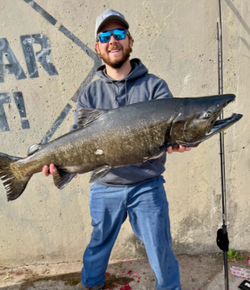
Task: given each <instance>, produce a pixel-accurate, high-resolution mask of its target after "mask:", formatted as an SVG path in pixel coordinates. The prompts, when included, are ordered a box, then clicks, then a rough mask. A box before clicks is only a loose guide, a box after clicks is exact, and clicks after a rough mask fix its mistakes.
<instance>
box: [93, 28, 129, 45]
mask: <svg viewBox="0 0 250 290" xmlns="http://www.w3.org/2000/svg"><path fill="white" fill-rule="evenodd" d="M111 34H112V35H114V38H115V39H116V40H121V39H125V38H126V30H125V29H114V30H108V31H103V32H101V33H99V40H100V42H101V43H106V42H109V41H110V37H111Z"/></svg>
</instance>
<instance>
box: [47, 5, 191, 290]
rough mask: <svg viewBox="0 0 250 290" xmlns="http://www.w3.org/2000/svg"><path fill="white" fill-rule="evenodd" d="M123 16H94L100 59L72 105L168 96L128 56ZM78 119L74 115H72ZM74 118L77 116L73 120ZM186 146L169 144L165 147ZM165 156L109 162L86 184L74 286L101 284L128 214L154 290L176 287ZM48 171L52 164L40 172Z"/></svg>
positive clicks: (103, 105) (81, 289)
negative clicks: (85, 217)
mask: <svg viewBox="0 0 250 290" xmlns="http://www.w3.org/2000/svg"><path fill="white" fill-rule="evenodd" d="M128 28H129V24H128V22H127V21H126V20H125V18H124V16H123V15H122V14H121V13H119V12H116V11H114V10H111V9H108V10H107V11H105V12H104V13H102V14H101V15H100V16H98V17H97V19H96V28H95V37H96V43H95V49H96V52H97V54H98V55H99V56H100V58H101V59H102V60H103V61H104V63H105V65H103V66H101V67H100V68H99V69H98V71H97V75H98V76H99V79H98V80H96V81H94V82H92V83H91V84H90V85H89V86H88V87H87V88H86V89H85V90H84V91H82V92H81V94H80V96H79V98H78V102H77V109H79V108H81V107H88V108H93V109H114V108H117V107H120V106H125V105H127V104H131V103H136V102H142V101H146V100H151V99H156V98H168V97H172V94H171V92H170V90H169V88H168V86H167V84H166V82H165V81H164V80H162V79H160V78H158V77H156V76H155V75H152V74H149V73H148V70H147V68H146V67H145V66H144V65H143V64H142V62H141V61H140V60H139V59H132V60H131V61H130V58H129V57H130V53H131V51H132V46H133V38H132V36H131V35H130V33H129V30H128ZM76 119H77V116H76ZM76 122H77V120H76ZM188 150H190V148H189V149H188V148H184V147H182V146H180V147H179V148H178V149H173V148H168V150H167V151H168V153H169V154H171V153H172V152H184V151H188ZM165 161H166V154H164V156H162V157H160V158H158V159H153V160H149V161H147V162H144V163H143V164H135V165H132V166H126V167H122V168H113V169H112V170H111V171H110V172H109V173H108V174H107V175H106V176H104V177H102V178H100V179H98V180H97V182H96V183H94V184H93V185H92V187H91V192H90V214H91V217H92V225H93V227H94V229H93V233H92V236H91V241H90V243H89V245H88V246H87V248H86V251H85V253H84V257H83V265H84V266H83V269H82V275H81V278H82V279H81V283H80V284H78V285H77V286H76V287H75V289H77V290H87V289H89V290H90V289H92V290H99V289H103V287H104V281H105V271H106V268H107V266H108V261H109V257H110V253H111V250H112V247H113V245H114V243H115V240H116V238H117V235H118V233H119V230H120V227H121V225H122V223H123V222H124V221H125V219H126V216H127V214H128V215H129V219H130V223H131V226H132V228H133V230H134V232H135V234H136V235H137V236H138V237H139V238H140V239H141V240H142V241H143V243H144V245H145V248H146V251H147V255H148V258H149V261H150V265H151V267H152V269H153V271H154V273H155V276H156V279H157V283H156V289H157V290H180V289H181V285H180V276H179V266H178V262H177V260H176V258H175V256H174V253H173V251H172V246H171V234H170V222H169V214H168V202H167V199H166V193H165V190H164V186H163V183H164V179H163V177H162V176H161V175H162V173H163V172H164V170H165V168H164V163H165ZM48 170H49V172H50V174H52V175H53V173H54V172H55V170H56V168H55V166H54V165H53V164H51V165H50V166H49V167H48V166H44V168H43V173H44V174H45V175H46V176H48V175H49V173H48Z"/></svg>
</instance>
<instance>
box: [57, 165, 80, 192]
mask: <svg viewBox="0 0 250 290" xmlns="http://www.w3.org/2000/svg"><path fill="white" fill-rule="evenodd" d="M76 175H77V173H66V172H64V171H60V170H58V169H57V171H56V172H55V173H54V175H53V180H54V184H55V186H56V187H57V188H59V189H63V188H64V187H65V186H66V185H67V184H68V183H69V182H70V181H71V180H72V179H73V178H74V177H75V176H76Z"/></svg>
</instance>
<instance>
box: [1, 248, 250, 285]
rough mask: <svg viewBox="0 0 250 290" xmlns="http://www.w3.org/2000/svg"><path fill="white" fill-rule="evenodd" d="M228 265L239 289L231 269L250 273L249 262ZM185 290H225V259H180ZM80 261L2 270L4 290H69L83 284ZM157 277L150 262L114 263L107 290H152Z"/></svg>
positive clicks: (216, 257) (111, 262)
mask: <svg viewBox="0 0 250 290" xmlns="http://www.w3.org/2000/svg"><path fill="white" fill-rule="evenodd" d="M243 257H244V260H241V261H229V289H230V290H236V289H239V288H238V286H239V285H240V284H241V283H242V282H243V281H244V279H243V278H239V277H236V276H233V275H232V274H231V271H230V268H231V267H232V266H236V267H241V268H245V269H248V270H250V266H249V265H248V262H247V260H246V259H247V258H249V257H250V255H249V253H245V254H244V255H243ZM177 259H178V261H179V265H180V272H181V281H182V287H183V289H182V290H222V289H226V288H225V280H224V277H223V259H222V257H221V255H216V254H213V255H194V256H190V255H180V256H177ZM81 267H82V263H81V262H80V261H78V262H73V263H67V262H65V263H57V264H39V265H25V264H24V265H22V266H20V267H16V268H7V267H6V268H0V289H1V290H3V289H4V290H7V289H8V290H34V289H36V290H50V289H51V290H52V289H53V290H59V289H60V290H70V289H72V286H74V285H76V284H77V283H78V282H79V281H80V270H81ZM154 285H155V277H154V274H153V272H152V270H151V268H150V266H149V263H148V260H147V259H146V258H145V259H137V260H130V259H126V260H123V261H121V260H112V261H110V263H109V266H108V269H107V272H106V283H105V289H117V290H118V289H120V290H130V289H132V290H152V289H155V288H154Z"/></svg>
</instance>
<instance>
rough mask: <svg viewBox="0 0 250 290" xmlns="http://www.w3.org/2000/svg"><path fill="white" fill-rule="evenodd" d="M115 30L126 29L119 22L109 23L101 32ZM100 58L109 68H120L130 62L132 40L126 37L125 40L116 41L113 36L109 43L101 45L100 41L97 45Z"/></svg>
mask: <svg viewBox="0 0 250 290" xmlns="http://www.w3.org/2000/svg"><path fill="white" fill-rule="evenodd" d="M115 28H124V27H123V26H122V25H121V24H120V23H119V22H109V23H107V24H105V25H104V26H103V27H102V29H101V30H100V32H102V31H107V30H112V29H115ZM95 48H96V50H97V53H98V55H99V56H100V58H101V59H102V60H103V61H104V62H105V63H106V64H107V65H109V66H111V67H113V68H120V67H121V66H122V65H123V64H124V63H125V62H126V61H128V60H129V56H130V53H131V51H132V39H129V37H128V36H126V38H125V39H121V40H116V39H115V38H114V36H113V35H111V38H110V40H109V42H106V43H101V42H100V41H98V42H96V43H95Z"/></svg>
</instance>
